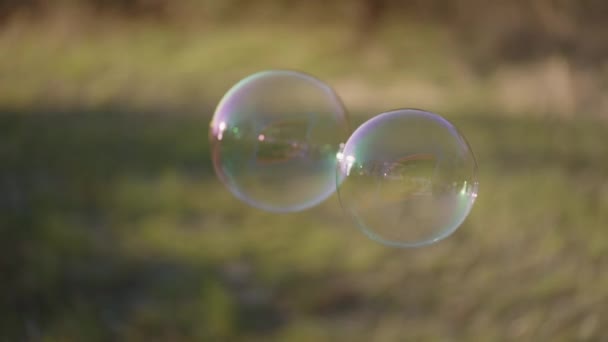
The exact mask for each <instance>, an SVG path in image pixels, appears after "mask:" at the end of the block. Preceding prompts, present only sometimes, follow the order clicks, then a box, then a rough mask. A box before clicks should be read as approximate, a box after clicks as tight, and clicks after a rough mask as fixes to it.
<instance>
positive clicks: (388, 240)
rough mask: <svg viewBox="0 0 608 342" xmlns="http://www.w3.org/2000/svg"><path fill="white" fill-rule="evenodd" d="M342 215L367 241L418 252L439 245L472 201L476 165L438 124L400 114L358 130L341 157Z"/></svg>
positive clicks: (457, 137) (429, 116)
mask: <svg viewBox="0 0 608 342" xmlns="http://www.w3.org/2000/svg"><path fill="white" fill-rule="evenodd" d="M338 160H339V165H338V169H337V170H338V179H343V181H342V184H341V186H340V187H339V188H338V195H339V198H340V202H341V204H342V206H343V208H344V210H345V211H346V212H347V213H348V214H349V215H350V216H352V218H353V219H354V220H355V222H356V224H357V226H358V227H359V228H360V229H362V230H363V232H365V233H366V234H367V235H368V236H369V237H371V238H372V239H374V240H376V241H378V242H380V243H383V244H386V245H390V246H396V247H417V246H423V245H428V244H430V243H433V242H436V241H438V240H441V239H443V238H445V237H447V236H448V235H450V234H451V233H452V232H454V231H455V230H456V229H457V228H458V227H459V226H460V225H461V224H462V222H463V221H464V220H465V218H466V217H467V215H468V214H469V212H470V211H471V208H472V207H473V203H474V202H475V198H476V197H477V188H478V183H477V164H476V161H475V158H474V156H473V153H472V151H471V149H470V147H469V145H468V143H467V142H466V140H465V139H464V137H463V136H462V135H461V134H460V133H459V132H458V131H457V130H456V128H455V127H454V126H453V125H452V124H451V123H450V122H448V121H447V120H445V119H444V118H442V117H441V116H439V115H437V114H433V113H429V112H424V111H421V110H413V109H403V110H396V111H391V112H386V113H382V114H380V115H378V116H376V117H374V118H372V119H370V120H369V121H367V122H365V123H364V124H363V125H361V126H360V127H359V128H358V129H357V130H356V131H355V132H354V133H353V135H352V136H351V137H350V138H349V139H348V141H347V142H346V144H345V146H344V149H343V151H341V153H339V154H338Z"/></svg>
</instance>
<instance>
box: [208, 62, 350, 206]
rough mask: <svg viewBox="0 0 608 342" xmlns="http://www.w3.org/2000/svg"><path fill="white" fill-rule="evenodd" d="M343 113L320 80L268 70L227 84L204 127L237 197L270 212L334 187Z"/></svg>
mask: <svg viewBox="0 0 608 342" xmlns="http://www.w3.org/2000/svg"><path fill="white" fill-rule="evenodd" d="M348 134H349V132H348V124H347V119H346V111H345V109H344V106H343V105H342V102H341V101H340V99H339V97H338V96H337V95H336V93H335V92H334V91H333V90H332V89H331V88H330V87H329V86H328V85H327V84H325V83H323V82H322V81H320V80H318V79H316V78H314V77H312V76H310V75H307V74H303V73H300V72H296V71H289V70H271V71H263V72H259V73H256V74H253V75H251V76H249V77H247V78H245V79H243V80H241V81H240V82H238V83H237V84H236V85H235V86H233V87H232V88H231V89H230V90H229V91H228V93H226V95H224V97H223V98H222V100H221V102H220V103H219V105H218V107H217V109H216V111H215V114H214V116H213V119H212V121H211V127H210V140H211V149H212V158H213V165H214V167H215V171H216V173H217V175H218V177H219V178H220V180H221V181H222V182H223V183H224V184H225V185H226V187H228V189H229V190H230V191H231V192H232V193H233V194H234V195H236V196H237V197H238V198H239V199H241V200H242V201H244V202H246V203H248V204H249V205H251V206H254V207H256V208H259V209H262V210H266V211H270V212H294V211H300V210H304V209H308V208H310V207H312V206H315V205H317V204H319V203H320V202H322V201H323V200H325V199H326V198H327V197H329V196H330V195H331V194H332V193H334V192H335V190H336V176H335V170H336V167H337V159H336V154H337V153H338V152H339V149H340V143H343V142H345V141H346V139H347V138H348Z"/></svg>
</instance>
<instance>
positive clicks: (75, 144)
mask: <svg viewBox="0 0 608 342" xmlns="http://www.w3.org/2000/svg"><path fill="white" fill-rule="evenodd" d="M208 123H209V117H206V116H200V117H193V116H190V117H188V116H167V115H154V114H149V113H125V112H121V111H120V110H110V111H99V112H73V113H9V112H4V113H0V136H1V137H2V144H0V161H1V164H0V232H1V233H2V235H1V236H2V239H0V272H1V274H2V282H0V340H6V341H19V340H37V339H49V340H57V341H64V340H65V341H67V340H83V341H105V340H113V339H126V340H130V341H138V340H142V341H149V340H208V339H212V340H218V339H219V340H226V339H234V338H235V337H241V338H244V339H248V337H262V336H267V335H268V336H270V335H272V334H273V333H275V332H277V331H278V330H280V329H282V328H284V327H285V326H286V325H290V326H295V327H296V328H294V331H296V332H295V333H294V334H296V335H295V336H299V334H300V333H301V331H302V329H303V328H302V327H310V326H312V325H314V324H317V323H318V322H324V320H326V319H327V318H328V317H334V318H338V320H336V322H338V321H339V318H340V317H346V316H348V315H349V314H350V313H353V312H359V313H361V315H360V317H359V319H360V320H361V321H365V320H367V319H368V317H373V315H374V312H375V311H377V312H379V313H384V314H387V315H393V314H394V317H399V315H404V312H409V313H411V315H412V317H417V319H421V320H426V321H425V322H431V321H435V318H433V317H437V314H438V313H439V314H440V315H441V314H442V315H447V314H445V312H448V313H449V312H451V311H450V310H447V309H445V308H450V306H449V305H450V304H449V303H450V302H449V298H443V297H441V296H442V293H450V292H449V289H448V290H446V289H444V288H442V287H441V286H443V285H441V283H437V281H436V279H437V277H436V276H437V274H431V273H428V274H427V273H424V274H422V273H420V274H419V275H417V274H418V273H416V272H419V271H416V272H412V269H409V271H408V267H414V268H413V270H416V268H415V267H417V266H416V264H415V263H413V262H412V261H411V260H410V259H409V256H408V255H405V254H399V253H397V252H395V251H392V250H391V251H389V252H384V251H383V252H380V254H379V255H384V254H381V253H385V254H386V255H395V256H396V258H397V257H399V256H403V258H404V261H406V260H407V263H405V262H404V265H406V264H407V265H409V266H404V267H401V266H399V268H398V269H399V270H400V271H399V272H404V273H403V274H404V277H405V276H407V277H408V279H409V280H411V283H410V285H409V287H408V291H406V293H405V292H400V291H401V286H400V284H401V283H400V279H401V278H395V279H396V280H395V284H399V286H397V288H396V289H393V292H392V293H391V294H390V295H389V294H387V295H382V296H379V295H377V294H375V293H377V292H378V291H377V289H376V288H374V287H373V286H372V287H370V288H369V289H367V290H365V289H364V288H365V286H362V287H361V289H359V288H358V285H356V284H355V285H353V284H354V283H353V282H352V281H351V280H353V279H361V278H370V279H371V278H373V277H374V273H373V272H374V270H373V268H377V269H379V270H381V269H382V268H381V267H375V266H373V267H372V269H371V270H366V271H358V272H359V273H357V272H352V274H351V275H349V276H344V277H343V279H341V278H340V276H341V275H342V276H343V275H345V274H347V273H348V272H349V271H347V269H348V266H345V265H349V262H348V261H345V262H344V264H337V263H336V261H335V260H330V258H328V257H327V255H337V254H335V252H333V251H332V250H333V247H332V246H333V245H332V244H331V242H330V243H329V244H326V243H325V242H324V239H326V238H327V235H318V234H317V232H319V231H320V230H322V229H323V228H317V230H314V229H300V228H301V227H307V228H308V227H309V226H313V225H318V222H317V221H315V220H312V219H310V218H306V217H304V216H289V217H292V218H285V217H286V216H272V218H271V219H268V217H269V216H264V217H262V218H260V217H256V216H255V215H257V214H255V211H246V212H245V210H244V209H243V210H241V209H240V207H239V208H236V209H235V208H234V205H235V203H238V202H237V201H236V200H234V199H232V200H233V202H230V203H231V204H226V203H225V202H222V201H221V199H220V197H221V196H223V195H220V190H218V189H221V187H220V185H219V184H218V182H217V180H216V179H215V175H214V174H213V170H212V165H211V160H210V155H209V148H208V142H207V141H208V140H207V130H208ZM457 124H458V122H457ZM459 126H461V128H462V130H463V132H464V133H465V135H467V136H468V137H469V141H470V143H471V145H472V146H473V149H474V150H475V151H476V152H477V154H478V159H479V163H480V165H481V168H480V170H481V172H482V173H486V174H487V176H486V179H490V180H491V179H494V180H496V181H497V183H496V185H497V184H500V183H498V180H505V179H506V178H505V177H508V176H509V174H510V173H514V172H518V170H521V171H524V172H530V171H531V172H532V173H536V174H537V175H538V178H539V179H540V178H542V177H543V173H544V172H546V171H547V170H553V169H556V170H562V171H563V172H564V173H565V174H566V175H567V177H570V179H572V178H573V177H574V178H576V177H578V176H580V173H584V176H585V177H588V176H589V172H592V175H593V174H596V175H598V177H599V176H600V175H601V174H602V173H603V172H604V171H605V170H606V169H607V167H606V166H607V165H608V164H607V163H605V162H601V160H603V159H602V156H605V155H606V153H608V151H607V147H605V146H607V145H606V144H598V143H597V142H598V137H601V136H604V134H603V132H604V131H605V129H606V128H605V126H603V125H595V124H593V123H554V124H548V123H547V122H541V121H530V120H509V119H484V118H467V119H465V120H461V121H460V125H459ZM587 137H590V139H587ZM531 177H532V178H531V182H534V180H535V179H536V178H533V176H531ZM565 177H566V176H565ZM579 178H581V177H579ZM171 179H178V181H175V182H173V181H171ZM581 179H582V178H581ZM580 183H581V184H583V185H584V184H587V183H583V181H582V180H580ZM159 184H160V185H159ZM163 184H164V185H163ZM509 184H510V183H509ZM496 185H492V184H488V185H487V188H489V187H491V186H496ZM524 185H526V186H527V183H525V184H524ZM482 186H486V185H485V184H484V185H482ZM506 186H508V184H507V185H506ZM522 186H523V185H522ZM592 186H593V183H590V187H592ZM142 188H144V189H142ZM147 188H158V189H147ZM176 188H177V190H176ZM189 188H196V190H195V191H196V195H192V194H190V193H189ZM590 191H591V190H590ZM497 192H498V191H497ZM221 193H222V194H224V193H227V192H226V191H223V192H221ZM183 196H189V198H188V199H185V200H184V199H183V198H182V197H183ZM196 196H203V197H204V198H200V197H196ZM226 196H229V195H226ZM199 200H200V201H204V202H205V204H204V206H200V205H197V204H196V202H197V201H199ZM488 200H489V201H491V200H492V198H488ZM506 200H508V201H509V203H508V205H511V204H513V203H516V202H517V201H519V200H518V199H517V198H514V199H510V198H507V199H506ZM551 203H552V202H548V201H546V199H544V198H543V200H542V201H539V208H542V209H543V212H550V211H553V210H558V209H557V208H558V207H557V206H556V207H551V205H553V204H551ZM507 209H508V210H510V207H509V208H507ZM481 210H483V209H481ZM218 213H219V214H218ZM218 215H219V218H218ZM296 215H297V214H296ZM480 215H483V213H482V214H480ZM577 215H578V214H577ZM293 217H295V218H293ZM479 217H481V216H479ZM490 217H492V216H491V215H490ZM245 218H246V219H247V220H251V221H245ZM575 218H577V219H578V218H579V216H576V217H575ZM322 219H325V218H324V217H322ZM214 220H215V221H214ZM222 220H223V221H222ZM231 220H232V221H231ZM265 220H266V221H265ZM307 220H308V221H307ZM598 220H599V218H598ZM271 221H272V222H271ZM320 221H322V220H320ZM205 222H211V223H209V224H206V223H205ZM298 224H299V225H301V226H297V225H298ZM598 224H599V223H598ZM235 225H252V226H254V227H255V228H256V229H255V230H257V231H259V232H258V233H256V234H258V235H259V236H258V235H252V233H250V232H244V235H243V237H241V238H235V239H234V240H227V239H226V238H225V237H226V236H227V235H217V234H216V235H207V236H203V237H200V236H198V237H196V236H194V235H192V236H190V235H188V232H184V231H180V229H182V230H183V229H184V227H191V226H192V227H197V228H195V229H199V228H200V227H203V229H210V230H209V232H210V234H211V233H212V234H215V233H214V231H213V230H212V228H208V227H215V228H214V229H216V230H217V231H221V230H230V229H232V228H233V226H235ZM273 225H275V226H276V227H279V226H281V227H284V226H288V227H289V226H290V225H295V226H294V227H293V229H292V228H289V229H292V230H289V229H284V230H281V231H284V233H280V234H283V235H282V237H279V238H276V239H275V240H272V239H270V238H269V237H268V234H266V233H265V232H271V234H279V233H277V232H278V231H272V228H273ZM157 226H161V228H160V229H157V228H156V227H157ZM505 226H509V224H505ZM163 227H164V228H163ZM264 229H265V230H264ZM176 232H177V233H176ZM305 233H306V234H310V236H309V235H300V236H301V237H302V238H304V239H309V241H311V242H310V243H309V244H308V246H310V247H299V248H293V247H292V246H291V243H292V242H290V241H291V240H290V239H293V236H290V235H289V234H305ZM222 234H228V235H229V234H232V233H230V232H228V233H222ZM248 234H249V235H248ZM315 234H317V235H318V236H319V237H316V236H317V235H315ZM286 236H289V238H286ZM250 237H254V238H255V239H258V240H255V239H251V241H247V239H248V238H250ZM148 238H149V239H151V240H153V241H155V243H156V245H155V246H157V247H158V246H165V247H162V248H160V247H158V248H157V247H155V248H150V244H148V243H147V242H141V241H139V240H140V239H148ZM296 238H297V237H296ZM195 239H200V240H195ZM281 239H283V240H281ZM315 239H317V240H315ZM459 239H460V240H459ZM490 239H492V238H490ZM497 239H498V238H497ZM188 240H193V241H194V242H193V244H192V245H188V246H187V245H186V244H187V242H188ZM205 240H208V241H209V242H206V243H203V242H204V241H205ZM241 240H242V241H241ZM222 241H225V242H222ZM239 241H241V242H239ZM243 241H245V242H243ZM452 241H458V242H459V243H460V244H462V245H463V246H464V247H462V251H463V254H462V256H461V257H462V258H464V259H463V260H469V259H470V260H476V259H472V257H470V256H469V255H470V253H468V250H469V249H470V248H469V247H467V246H469V245H467V243H470V242H468V241H470V238H469V240H467V235H466V234H462V235H460V237H459V238H458V237H457V238H456V239H455V240H454V239H453V240H452ZM239 243H240V245H239ZM449 243H450V242H446V243H444V244H443V245H442V246H444V247H440V248H453V247H450V245H449ZM260 244H264V246H263V247H260V249H259V250H256V248H258V247H259V245H260ZM231 245H234V246H231ZM302 245H303V246H304V245H305V244H304V243H303V244H302ZM239 246H247V248H246V250H245V251H243V252H240V251H239ZM251 246H253V247H251ZM277 246H279V247H277ZM357 246H359V245H357ZM229 248H232V249H233V250H236V252H234V253H233V255H232V256H230V257H229V258H226V259H227V260H228V261H229V262H226V263H225V262H224V261H225V260H223V261H222V262H218V260H219V259H220V258H219V257H214V255H216V254H218V255H219V254H221V252H222V250H223V249H229ZM273 248H274V249H273ZM280 248H283V249H280ZM323 248H325V249H323ZM199 249H201V250H202V251H201V252H200V253H199V252H198V250H199ZM167 250H170V251H172V252H175V253H174V254H171V253H167V252H166V251H167ZM275 250H278V251H281V252H282V253H284V254H280V253H276V252H275ZM438 250H440V249H437V248H436V249H435V252H433V251H431V252H430V253H429V254H432V253H435V254H437V255H441V253H443V252H441V253H438V252H436V251H438ZM252 251H254V252H252ZM255 251H257V252H255ZM260 251H263V252H260ZM356 252H357V251H348V253H347V252H344V251H342V254H343V255H345V256H343V259H344V260H348V259H349V258H353V256H354V255H355V254H353V253H356ZM180 253H181V254H180ZM247 253H253V254H252V255H248V254H247ZM255 253H258V254H255ZM274 253H276V254H274ZM290 253H291V254H290ZM349 253H350V254H349ZM484 253H485V252H484ZM277 255H280V257H277ZM235 256H236V257H235ZM298 258H300V259H298ZM391 258H392V257H391ZM406 258H407V259H406ZM281 259H285V260H300V261H301V262H302V263H305V264H306V265H305V266H306V267H302V268H299V267H297V266H296V267H293V266H292V265H290V264H289V261H286V262H284V263H283V264H279V265H280V266H276V265H275V266H274V267H278V269H279V271H278V275H276V274H275V275H273V276H274V277H277V278H280V281H279V282H278V285H272V280H267V281H266V282H267V283H269V284H271V285H269V284H265V285H260V284H259V283H260V282H261V281H260V280H256V279H253V278H256V276H252V275H251V273H252V271H251V265H252V264H258V265H257V266H259V267H260V268H262V269H264V268H268V269H271V268H272V267H271V266H272V265H274V264H273V263H274V262H277V261H280V260H281ZM338 259H339V258H336V260H338ZM383 260H385V259H383ZM386 260H388V261H387V262H386V265H391V263H390V258H386ZM395 260H397V259H395ZM471 262H474V261H471ZM493 262H495V261H494V260H492V259H488V265H487V269H494V268H495V267H494V264H493ZM317 264H318V265H321V266H311V265H317ZM326 264H327V265H330V266H328V267H326V266H324V265H326ZM269 265H270V266H269ZM286 265H287V266H286ZM302 265H304V264H302ZM331 265H333V266H331ZM471 265H474V264H471ZM471 265H468V266H467V265H464V266H463V267H465V268H466V267H469V268H471V267H473V266H471ZM281 267H282V268H281ZM315 267H316V268H315ZM331 267H335V268H336V270H335V273H334V274H330V273H331V272H330V270H331ZM477 267H478V268H479V266H477ZM402 269H403V270H404V271H401V270H402ZM438 269H439V270H440V271H441V272H446V274H451V273H452V272H453V273H454V274H456V276H458V274H459V272H460V271H459V270H458V269H455V268H449V267H443V268H442V267H440V268H438ZM479 269H481V268H479ZM307 270H308V271H307ZM311 270H312V271H311ZM444 270H445V271H444ZM440 271H436V272H440ZM340 272H342V273H340ZM365 272H367V273H365ZM408 272H409V273H408ZM514 272H515V271H514ZM389 273H390V274H394V273H398V272H393V271H391V272H389ZM412 274H413V275H414V276H412ZM273 276H270V277H269V278H272V277H273ZM386 277H388V279H392V278H390V276H386ZM412 277H413V278H412ZM415 279H417V280H418V282H416V281H414V280H415ZM379 281H380V282H381V281H382V279H379ZM269 286H270V287H272V286H274V289H272V290H268V287H269ZM483 286H486V285H485V284H484V285H483ZM472 288H473V287H472ZM366 291H367V293H366ZM488 293H492V291H488ZM400 296H405V299H402V301H401V303H408V305H407V310H405V309H404V308H402V307H401V306H400V304H398V303H399V302H398V301H396V300H395V298H400ZM471 298H477V297H476V296H472V297H471ZM474 300H476V299H472V301H474ZM548 300H551V299H548ZM379 301H380V302H382V303H379ZM383 301H384V302H383ZM391 303H397V304H391ZM444 303H448V304H444ZM471 306H472V307H475V304H474V303H473V304H471ZM442 307H444V309H443V311H442V310H441V308H442ZM479 308H480V309H479V310H492V309H491V306H490V305H485V306H484V305H480V306H479ZM391 310H393V311H391ZM475 313H476V312H475V311H472V312H471V313H470V315H471V316H470V317H473V316H474V315H475ZM370 315H371V316H370ZM448 316H449V315H448ZM302 317H305V319H302ZM391 317H392V316H391ZM497 317H498V316H497ZM387 318H390V317H388V316H387ZM462 319H464V318H462ZM298 320H301V321H302V322H304V323H301V322H299V321H298ZM311 320H316V321H315V322H317V323H314V324H312V323H310V322H311ZM369 320H370V321H374V319H369ZM296 321H298V322H297V324H294V322H296ZM361 321H359V322H361ZM378 321H382V320H381V319H379V320H378ZM386 321H387V322H390V320H386ZM307 322H308V323H307ZM355 322H356V320H355ZM395 322H397V321H395ZM492 323H493V324H494V323H496V325H495V326H494V325H493V326H492V327H494V328H496V327H500V326H502V322H501V321H500V320H497V321H496V322H494V321H493V322H492ZM299 324H300V325H299ZM324 324H326V323H322V324H321V323H320V326H321V327H327V326H326V325H324ZM336 324H338V323H336ZM386 324H388V323H386ZM429 324H430V323H429ZM344 326H346V327H347V325H346V324H344ZM397 326H400V324H397V325H396V326H395V327H393V326H392V325H391V326H390V327H391V329H393V328H395V329H396V327H397ZM446 326H449V324H447V325H446ZM361 327H365V325H361ZM321 329H323V328H321ZM344 329H346V330H345V331H347V330H348V329H351V328H344ZM387 329H388V328H387ZM488 329H490V328H488ZM328 330H333V329H328ZM336 331H337V330H336ZM459 331H460V333H461V334H460V335H458V336H467V335H466V327H464V325H463V327H462V328H461V330H459ZM424 333H426V332H424ZM421 334H422V332H421ZM463 334H465V335H463ZM339 335H340V333H339V332H337V333H335V334H334V335H333V336H339ZM290 336H291V335H290ZM311 336H312V337H311V338H314V336H317V335H314V334H313V335H311ZM323 336H327V335H323ZM330 336H332V335H330ZM412 336H414V335H412ZM419 336H428V335H419ZM340 337H344V336H341V335H340ZM359 337H360V336H359Z"/></svg>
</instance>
